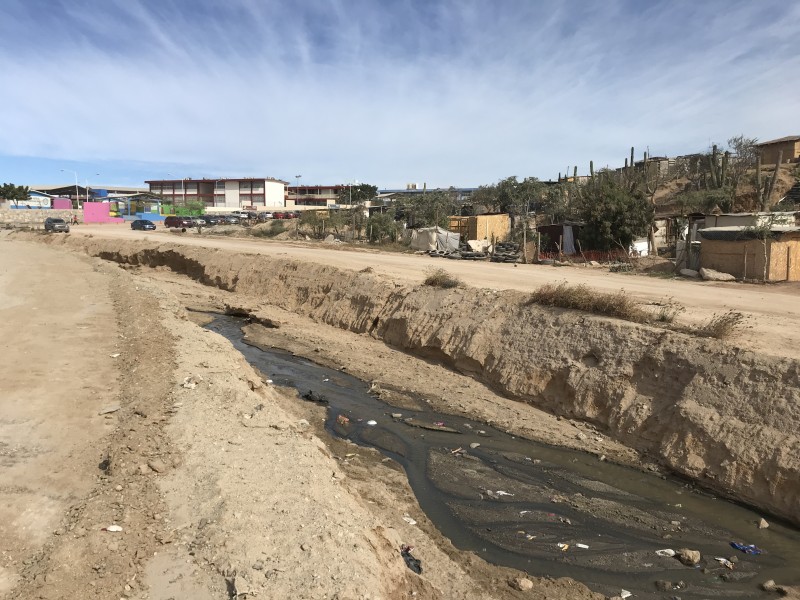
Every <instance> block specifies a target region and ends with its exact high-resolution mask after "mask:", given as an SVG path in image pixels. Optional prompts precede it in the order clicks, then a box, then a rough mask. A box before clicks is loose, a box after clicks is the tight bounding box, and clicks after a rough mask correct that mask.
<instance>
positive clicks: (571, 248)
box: [536, 221, 584, 256]
mask: <svg viewBox="0 0 800 600" xmlns="http://www.w3.org/2000/svg"><path fill="white" fill-rule="evenodd" d="M583 225H584V224H583V223H579V222H577V221H564V222H563V223H553V224H552V225H539V226H538V227H537V228H536V231H538V232H539V234H540V235H541V236H542V242H541V249H542V252H560V253H561V254H564V255H566V256H571V255H573V254H576V253H577V250H576V249H575V240H576V239H578V235H579V234H580V231H581V227H583Z"/></svg>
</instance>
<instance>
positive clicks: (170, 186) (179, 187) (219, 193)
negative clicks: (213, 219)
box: [145, 177, 288, 211]
mask: <svg viewBox="0 0 800 600" xmlns="http://www.w3.org/2000/svg"><path fill="white" fill-rule="evenodd" d="M145 183H146V184H148V185H149V186H150V193H151V194H157V195H159V196H160V197H161V198H162V199H163V201H164V202H166V203H168V204H173V205H177V206H181V205H186V204H188V203H197V202H202V203H203V204H205V206H206V210H212V211H213V210H214V209H222V210H238V209H246V210H259V209H268V208H283V207H285V206H286V199H287V186H288V182H286V181H282V180H280V179H274V178H272V177H238V178H228V177H226V178H220V179H157V180H151V181H146V182H145Z"/></svg>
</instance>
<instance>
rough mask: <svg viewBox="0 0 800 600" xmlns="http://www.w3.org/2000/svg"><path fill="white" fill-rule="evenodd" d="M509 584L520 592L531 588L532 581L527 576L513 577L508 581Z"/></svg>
mask: <svg viewBox="0 0 800 600" xmlns="http://www.w3.org/2000/svg"><path fill="white" fill-rule="evenodd" d="M509 585H510V586H511V587H512V588H514V589H515V590H519V591H520V592H527V591H528V590H532V589H533V582H532V581H531V580H530V579H528V578H527V577H515V578H514V579H512V580H511V581H510V582H509Z"/></svg>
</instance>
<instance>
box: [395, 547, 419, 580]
mask: <svg viewBox="0 0 800 600" xmlns="http://www.w3.org/2000/svg"><path fill="white" fill-rule="evenodd" d="M413 549H414V546H406V545H405V544H403V545H402V546H400V554H401V555H402V556H403V560H405V561H406V566H407V567H408V568H409V569H411V570H412V571H414V573H417V574H418V575H420V574H422V563H421V562H420V560H419V559H418V558H414V557H413V556H412V555H411V551H412V550H413Z"/></svg>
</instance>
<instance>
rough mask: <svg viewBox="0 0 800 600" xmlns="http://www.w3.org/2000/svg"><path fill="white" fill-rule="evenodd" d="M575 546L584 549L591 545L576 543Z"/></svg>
mask: <svg viewBox="0 0 800 600" xmlns="http://www.w3.org/2000/svg"><path fill="white" fill-rule="evenodd" d="M575 547H576V548H583V549H584V550H588V549H589V546H587V545H586V544H575Z"/></svg>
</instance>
